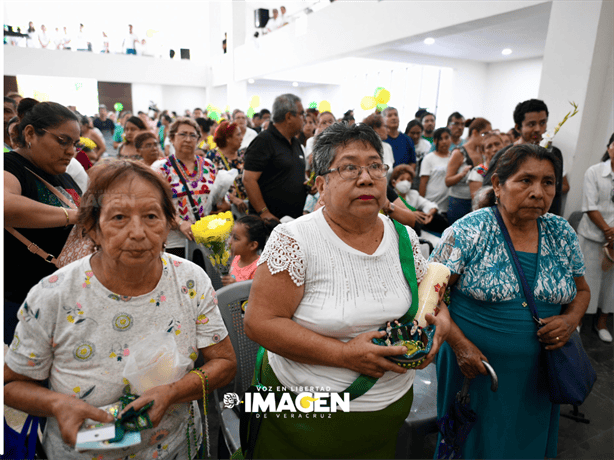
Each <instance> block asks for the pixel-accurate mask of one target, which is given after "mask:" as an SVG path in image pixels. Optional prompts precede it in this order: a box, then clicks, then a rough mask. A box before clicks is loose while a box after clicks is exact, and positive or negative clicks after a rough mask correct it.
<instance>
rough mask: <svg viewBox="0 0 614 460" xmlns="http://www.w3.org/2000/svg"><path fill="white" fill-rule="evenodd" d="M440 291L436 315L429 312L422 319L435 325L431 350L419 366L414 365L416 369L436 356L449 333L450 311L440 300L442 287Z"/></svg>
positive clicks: (426, 364)
mask: <svg viewBox="0 0 614 460" xmlns="http://www.w3.org/2000/svg"><path fill="white" fill-rule="evenodd" d="M441 291H442V292H440V294H439V297H440V301H439V313H437V316H433V315H431V314H428V315H425V316H424V319H426V322H427V323H428V324H434V325H435V335H434V336H433V345H432V346H431V351H429V354H428V355H426V358H424V362H423V363H422V364H420V366H418V367H416V369H424V368H425V367H426V366H428V365H429V364H431V363H432V362H433V360H434V359H435V357H436V356H437V352H438V351H439V348H441V345H443V343H444V342H445V341H446V339H447V338H448V334H449V333H450V322H451V319H450V313H449V312H448V307H447V305H446V304H445V303H444V302H443V300H441V298H442V297H443V292H444V290H443V289H442V290H441Z"/></svg>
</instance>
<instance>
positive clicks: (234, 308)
mask: <svg viewBox="0 0 614 460" xmlns="http://www.w3.org/2000/svg"><path fill="white" fill-rule="evenodd" d="M251 287H252V281H251V280H250V281H241V282H239V283H233V284H231V285H229V286H225V287H223V288H222V289H220V290H218V291H217V300H218V307H219V309H220V312H221V314H222V319H223V320H224V324H225V325H226V329H228V336H229V337H230V342H231V343H232V347H233V348H234V350H235V354H236V356H237V375H236V376H235V378H234V380H233V381H232V382H231V383H230V384H229V385H227V386H226V387H224V388H220V389H218V390H216V391H215V394H214V398H215V405H216V408H217V409H218V413H219V414H220V430H221V435H222V436H221V437H223V440H224V444H225V446H226V448H227V449H228V451H227V452H226V453H233V452H235V451H236V450H237V449H239V447H241V442H240V437H239V412H238V407H236V406H235V408H233V409H227V408H224V405H223V398H224V394H225V393H236V394H238V395H239V398H242V397H243V394H244V393H245V390H247V389H248V388H249V386H250V385H251V381H252V377H253V375H254V367H255V365H256V353H257V352H258V348H259V346H260V345H258V344H257V343H256V342H253V341H252V340H250V339H249V338H247V336H246V335H245V330H244V329H243V306H244V304H245V303H246V302H247V299H248V298H249V291H250V289H251ZM221 437H220V441H221ZM221 447H222V443H221V442H220V444H219V445H218V449H220V448H221ZM218 456H219V457H220V458H224V456H223V455H221V454H218Z"/></svg>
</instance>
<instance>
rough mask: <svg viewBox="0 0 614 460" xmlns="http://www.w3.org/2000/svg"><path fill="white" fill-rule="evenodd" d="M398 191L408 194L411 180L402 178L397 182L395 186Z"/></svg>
mask: <svg viewBox="0 0 614 460" xmlns="http://www.w3.org/2000/svg"><path fill="white" fill-rule="evenodd" d="M394 188H395V189H396V191H397V192H398V193H399V194H401V195H407V194H408V193H409V191H410V190H411V182H409V181H408V180H402V181H399V182H397V185H395V186H394Z"/></svg>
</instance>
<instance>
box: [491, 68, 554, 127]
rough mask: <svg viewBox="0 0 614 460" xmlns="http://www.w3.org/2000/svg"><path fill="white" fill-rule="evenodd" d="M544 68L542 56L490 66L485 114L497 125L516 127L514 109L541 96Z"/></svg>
mask: <svg viewBox="0 0 614 460" xmlns="http://www.w3.org/2000/svg"><path fill="white" fill-rule="evenodd" d="M541 71H542V58H537V59H523V60H517V61H511V62H502V63H496V64H488V65H487V68H486V87H485V88H484V91H483V93H484V111H483V113H482V116H483V117H484V118H486V119H488V120H489V121H490V123H491V124H492V127H493V128H495V129H500V130H501V131H507V130H509V129H510V128H511V127H512V126H514V118H513V113H514V108H515V107H516V104H518V103H519V102H522V101H526V100H527V99H531V98H536V97H537V95H538V91H539V82H540V78H541ZM546 104H548V101H546Z"/></svg>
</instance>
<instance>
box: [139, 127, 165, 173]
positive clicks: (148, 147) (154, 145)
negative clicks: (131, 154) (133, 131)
mask: <svg viewBox="0 0 614 460" xmlns="http://www.w3.org/2000/svg"><path fill="white" fill-rule="evenodd" d="M134 146H135V147H136V151H137V153H138V155H139V156H140V157H141V160H140V161H141V163H143V164H145V165H146V166H151V165H152V164H154V162H155V161H156V160H159V159H160V157H161V156H162V155H161V152H160V148H159V144H158V138H157V137H156V135H155V134H154V133H152V132H150V131H145V132H143V133H141V134H138V135H137V136H136V137H135V138H134Z"/></svg>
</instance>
